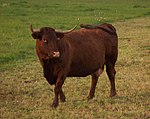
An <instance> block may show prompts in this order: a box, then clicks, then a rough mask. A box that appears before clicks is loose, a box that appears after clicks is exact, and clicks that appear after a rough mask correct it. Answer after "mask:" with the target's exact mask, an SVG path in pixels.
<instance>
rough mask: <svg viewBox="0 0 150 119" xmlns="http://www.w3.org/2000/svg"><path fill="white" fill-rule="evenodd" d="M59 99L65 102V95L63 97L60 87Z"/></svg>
mask: <svg viewBox="0 0 150 119" xmlns="http://www.w3.org/2000/svg"><path fill="white" fill-rule="evenodd" d="M60 101H61V102H65V101H66V97H65V95H64V92H63V91H62V88H61V90H60Z"/></svg>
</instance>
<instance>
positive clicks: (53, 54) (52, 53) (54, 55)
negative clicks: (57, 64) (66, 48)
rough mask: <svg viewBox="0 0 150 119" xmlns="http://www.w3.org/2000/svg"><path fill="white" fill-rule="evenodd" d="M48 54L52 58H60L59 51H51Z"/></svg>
mask: <svg viewBox="0 0 150 119" xmlns="http://www.w3.org/2000/svg"><path fill="white" fill-rule="evenodd" d="M48 56H49V57H50V58H51V59H52V58H59V57H60V52H59V51H57V52H56V51H52V52H51V53H49V54H48Z"/></svg>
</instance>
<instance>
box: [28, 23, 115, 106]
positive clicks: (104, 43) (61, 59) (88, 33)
mask: <svg viewBox="0 0 150 119" xmlns="http://www.w3.org/2000/svg"><path fill="white" fill-rule="evenodd" d="M80 27H81V29H79V30H74V29H75V28H73V29H71V30H69V31H66V32H61V31H57V30H55V29H53V28H50V27H43V28H41V29H33V28H32V25H31V31H32V37H33V38H34V39H36V53H37V56H38V58H39V60H40V62H41V65H42V67H43V73H44V77H45V78H46V80H47V81H48V82H49V84H50V85H55V88H54V92H55V96H54V100H53V103H52V107H57V106H58V104H59V96H60V100H61V101H62V102H64V101H65V99H66V98H65V95H64V93H63V91H62V85H63V83H64V81H65V79H66V77H85V76H87V75H91V76H92V83H91V89H90V92H89V95H88V99H92V98H93V97H94V93H95V87H96V84H97V80H98V77H99V76H100V74H101V73H102V72H103V70H104V65H106V72H107V75H108V77H109V80H110V85H111V89H110V96H115V95H116V89H115V73H116V71H115V68H114V67H115V63H116V60H117V56H118V37H117V33H116V29H115V28H114V27H113V26H112V25H111V24H106V23H105V24H101V25H96V26H93V25H84V24H81V25H80Z"/></svg>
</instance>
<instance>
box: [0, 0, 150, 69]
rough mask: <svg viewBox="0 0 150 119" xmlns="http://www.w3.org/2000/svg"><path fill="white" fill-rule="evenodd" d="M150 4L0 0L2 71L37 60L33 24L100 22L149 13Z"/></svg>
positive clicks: (68, 25)
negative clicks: (32, 36)
mask: <svg viewBox="0 0 150 119" xmlns="http://www.w3.org/2000/svg"><path fill="white" fill-rule="evenodd" d="M149 6H150V2H149V1H147V0H143V1H141V0H137V1H136V2H135V1H129V0H126V1H120V0H113V1H112V0H94V1H93V0H87V1H86V2H85V1H83V0H71V1H70V0H57V1H53V0H49V1H47V0H42V1H40V0H38V1H28V0H23V1H20V0H7V1H6V0H1V2H0V23H1V24H0V27H1V29H0V34H1V39H0V67H1V68H0V71H4V70H6V69H9V68H10V67H13V66H14V64H18V65H19V64H20V60H21V61H23V62H24V61H30V60H31V61H33V59H35V50H34V49H35V41H34V40H32V38H31V33H30V30H29V25H30V23H32V24H33V26H34V28H39V27H42V26H50V27H54V28H58V29H69V28H71V27H72V26H74V25H76V24H80V23H89V24H98V23H103V22H116V21H124V20H126V19H131V18H135V17H142V16H149V11H150V8H149ZM78 19H79V21H78ZM8 64H9V65H8Z"/></svg>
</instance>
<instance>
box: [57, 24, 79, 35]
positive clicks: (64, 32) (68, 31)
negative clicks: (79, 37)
mask: <svg viewBox="0 0 150 119" xmlns="http://www.w3.org/2000/svg"><path fill="white" fill-rule="evenodd" d="M76 27H77V25H76V26H74V27H73V28H72V29H70V30H67V31H60V30H55V31H56V32H58V33H63V34H66V33H70V32H72V31H73V30H75V28H76Z"/></svg>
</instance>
